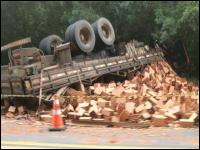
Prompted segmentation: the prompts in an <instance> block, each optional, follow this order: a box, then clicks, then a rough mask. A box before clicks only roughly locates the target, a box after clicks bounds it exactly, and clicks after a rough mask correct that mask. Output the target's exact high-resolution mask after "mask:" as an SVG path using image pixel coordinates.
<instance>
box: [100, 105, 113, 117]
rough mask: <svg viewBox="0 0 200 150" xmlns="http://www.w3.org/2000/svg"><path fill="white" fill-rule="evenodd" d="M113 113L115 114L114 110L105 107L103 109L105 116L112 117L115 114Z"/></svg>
mask: <svg viewBox="0 0 200 150" xmlns="http://www.w3.org/2000/svg"><path fill="white" fill-rule="evenodd" d="M113 112H114V110H113V109H111V108H107V107H105V108H103V109H102V112H101V113H102V114H103V115H104V116H108V117H109V116H111V115H112V114H113Z"/></svg>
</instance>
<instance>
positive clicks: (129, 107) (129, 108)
mask: <svg viewBox="0 0 200 150" xmlns="http://www.w3.org/2000/svg"><path fill="white" fill-rule="evenodd" d="M134 109H135V103H133V102H127V103H126V104H125V110H126V111H127V112H128V113H130V114H131V113H133V112H134Z"/></svg>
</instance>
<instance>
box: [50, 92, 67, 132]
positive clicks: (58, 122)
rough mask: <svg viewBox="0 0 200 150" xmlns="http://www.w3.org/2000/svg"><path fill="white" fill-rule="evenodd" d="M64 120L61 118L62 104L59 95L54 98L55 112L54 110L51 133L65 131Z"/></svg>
mask: <svg viewBox="0 0 200 150" xmlns="http://www.w3.org/2000/svg"><path fill="white" fill-rule="evenodd" d="M65 129H66V128H65V127H64V124H63V119H62V116H61V110H60V104H59V99H58V96H57V95H54V96H53V110H52V127H51V128H49V131H62V130H65Z"/></svg>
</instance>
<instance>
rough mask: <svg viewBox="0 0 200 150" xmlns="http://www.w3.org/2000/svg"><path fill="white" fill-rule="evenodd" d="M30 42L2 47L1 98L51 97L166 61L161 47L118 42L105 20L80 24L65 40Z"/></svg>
mask: <svg viewBox="0 0 200 150" xmlns="http://www.w3.org/2000/svg"><path fill="white" fill-rule="evenodd" d="M30 42H31V39H30V38H26V39H22V40H19V41H16V42H13V43H9V44H7V45H5V46H3V47H1V51H4V50H8V57H9V64H8V65H4V66H1V94H5V95H6V94H10V95H38V94H39V93H40V91H41V90H42V93H43V94H47V93H49V92H52V91H55V90H57V89H59V88H61V87H64V86H69V85H71V84H73V83H76V82H79V81H82V82H83V83H85V84H92V82H93V81H95V79H97V78H98V77H100V76H102V75H105V74H109V73H112V74H116V75H123V76H126V75H127V73H128V72H133V71H135V70H137V69H139V68H141V67H142V66H144V65H146V64H150V63H153V62H156V61H159V60H161V59H163V54H162V52H161V50H160V49H159V48H150V47H148V46H144V44H143V43H141V42H137V41H135V40H132V41H131V42H128V43H125V42H122V43H118V44H116V43H115V32H114V29H113V26H112V24H111V23H110V22H109V20H108V19H106V18H103V17H102V18H99V19H98V20H97V21H96V22H94V23H93V24H92V25H91V24H90V23H88V22H87V21H86V20H79V21H77V22H75V23H74V24H72V25H70V26H69V27H68V28H67V29H66V32H65V37H64V40H62V38H60V37H59V36H57V35H50V36H48V37H46V38H44V39H42V40H41V42H40V45H39V48H35V47H26V48H22V45H25V44H28V43H30ZM16 47H20V48H16ZM13 48H14V49H13Z"/></svg>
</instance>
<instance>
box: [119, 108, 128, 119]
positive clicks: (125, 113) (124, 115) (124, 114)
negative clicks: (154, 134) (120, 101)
mask: <svg viewBox="0 0 200 150" xmlns="http://www.w3.org/2000/svg"><path fill="white" fill-rule="evenodd" d="M119 119H120V121H126V120H127V119H129V113H128V112H127V111H126V110H124V111H122V112H121V113H120V115H119Z"/></svg>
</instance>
